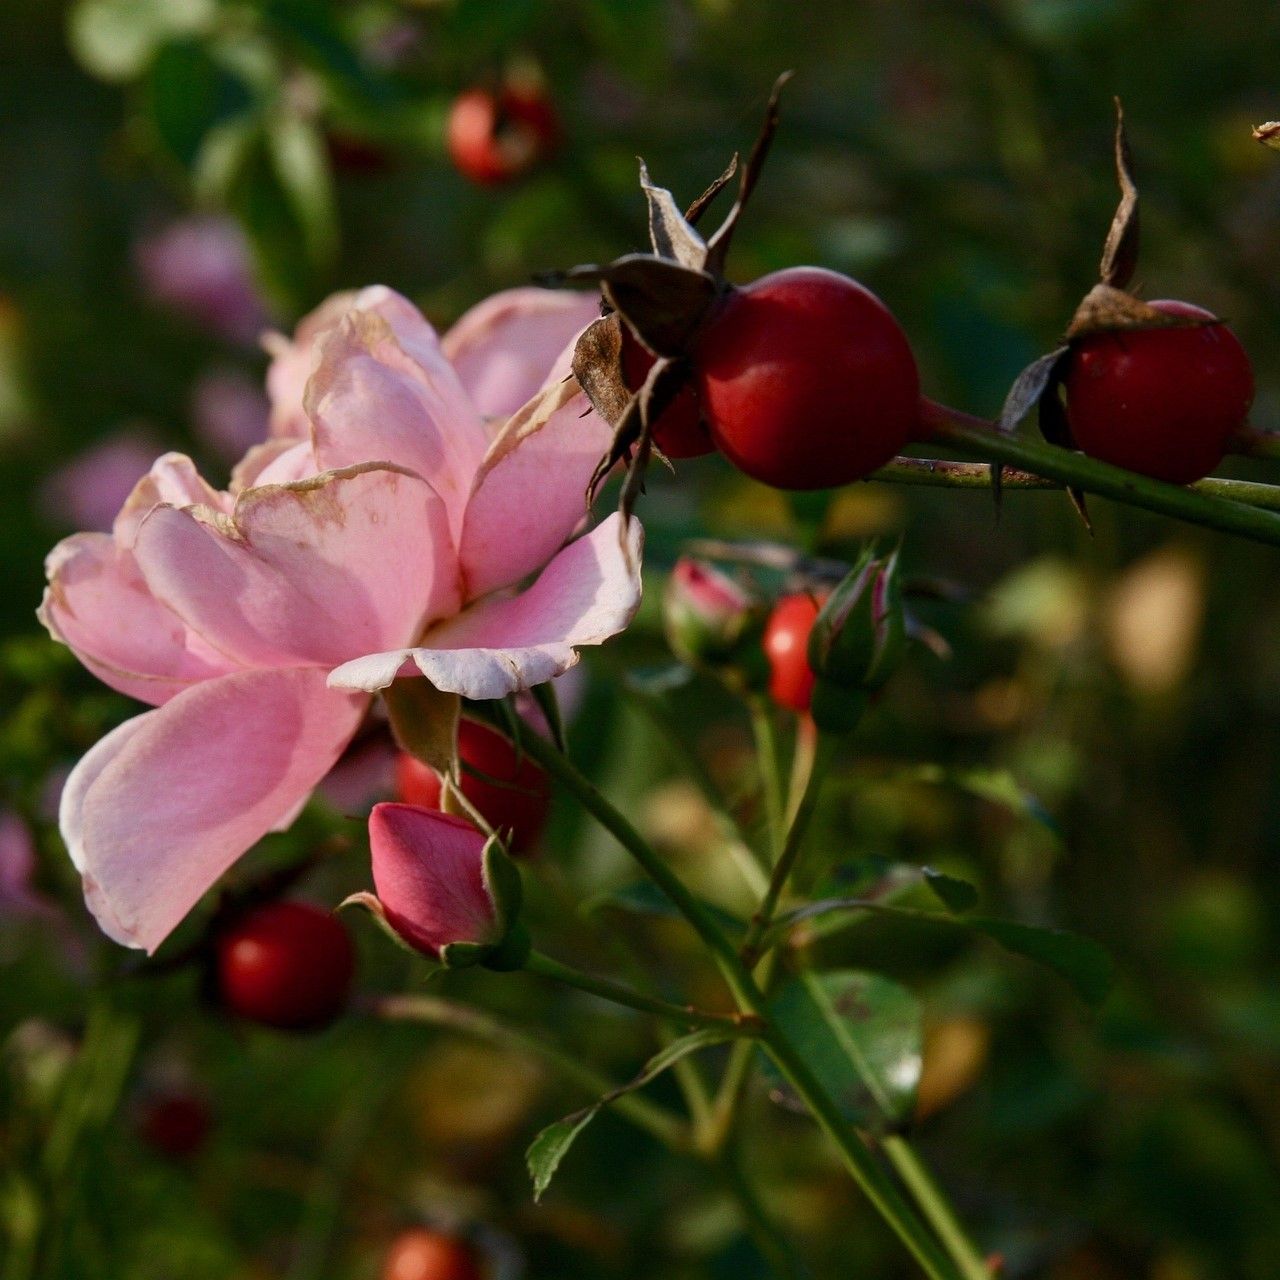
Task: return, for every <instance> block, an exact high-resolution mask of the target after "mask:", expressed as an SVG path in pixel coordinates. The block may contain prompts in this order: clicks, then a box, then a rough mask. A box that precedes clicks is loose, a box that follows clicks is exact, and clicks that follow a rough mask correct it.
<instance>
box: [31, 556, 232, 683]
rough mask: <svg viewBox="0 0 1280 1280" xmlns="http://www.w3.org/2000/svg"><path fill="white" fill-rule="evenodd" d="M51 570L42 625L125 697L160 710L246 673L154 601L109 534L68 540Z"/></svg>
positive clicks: (48, 563)
mask: <svg viewBox="0 0 1280 1280" xmlns="http://www.w3.org/2000/svg"><path fill="white" fill-rule="evenodd" d="M45 571H46V572H47V573H48V575H49V585H48V587H46V588H45V593H44V600H43V601H42V602H41V605H40V609H39V611H38V616H39V618H40V621H41V622H42V623H44V625H45V627H46V628H47V629H48V631H49V634H50V635H52V636H53V638H54V639H55V640H60V641H62V643H63V644H65V645H67V646H68V647H69V648H71V649H72V650H74V651H75V654H76V657H78V658H79V659H80V661H81V662H83V663H84V664H85V666H86V667H88V668H89V670H90V671H92V672H93V673H94V675H96V676H97V677H98V678H99V679H100V680H102V681H103V682H104V683H105V684H108V685H110V686H111V687H112V688H113V689H118V690H119V691H120V692H121V693H125V694H128V695H129V696H130V697H133V698H138V699H140V700H141V701H143V702H150V703H152V704H159V703H162V702H165V701H167V700H168V699H169V698H171V697H173V696H174V694H176V693H180V692H181V691H182V690H183V689H185V688H186V687H187V686H188V685H190V684H192V683H194V682H195V681H199V680H208V679H210V678H211V677H213V676H220V675H225V674H226V673H228V672H230V671H233V670H236V669H237V668H238V666H239V664H238V663H236V662H234V661H232V660H231V659H229V658H227V657H226V656H225V655H223V654H220V653H218V652H217V651H216V650H213V649H211V648H210V647H209V645H207V644H206V643H205V642H204V641H203V640H202V639H201V638H200V637H199V636H197V635H194V634H193V633H192V632H191V630H190V629H189V628H188V627H187V626H186V625H185V624H184V623H183V621H182V619H181V618H179V617H178V616H177V615H176V614H174V613H173V612H171V611H170V610H169V609H167V608H165V606H164V605H162V604H161V603H160V602H159V601H158V600H156V599H155V597H154V596H153V595H152V594H151V590H150V588H149V587H148V586H147V584H146V582H145V581H144V580H143V577H142V574H141V573H140V572H139V571H138V566H137V563H136V562H135V560H134V557H133V553H132V552H131V551H128V550H126V549H125V548H123V547H121V546H119V545H117V544H116V543H115V542H114V541H113V540H112V538H111V537H110V536H109V535H108V534H105V533H78V534H76V535H75V536H74V537H70V538H65V539H64V540H63V541H62V542H60V543H58V545H57V546H56V547H54V549H53V550H52V551H51V552H50V553H49V556H48V558H47V559H46V561H45Z"/></svg>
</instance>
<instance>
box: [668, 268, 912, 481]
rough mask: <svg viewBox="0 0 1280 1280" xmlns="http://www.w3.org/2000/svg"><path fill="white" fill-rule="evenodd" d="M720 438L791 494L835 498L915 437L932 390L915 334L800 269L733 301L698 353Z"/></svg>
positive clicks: (746, 467) (832, 281) (848, 285)
mask: <svg viewBox="0 0 1280 1280" xmlns="http://www.w3.org/2000/svg"><path fill="white" fill-rule="evenodd" d="M693 356H694V365H695V367H696V369H697V380H696V385H697V393H698V402H699V405H700V406H701V409H702V417H703V420H704V421H705V422H706V424H707V426H708V428H709V429H710V432H711V438H712V440H713V441H714V442H715V443H716V445H717V446H718V447H719V449H720V451H721V452H722V453H723V454H724V455H725V456H726V457H727V458H728V459H729V461H730V462H732V463H733V464H734V465H735V466H736V467H738V468H739V469H740V470H742V471H744V472H746V474H747V475H749V476H752V477H753V478H754V479H756V480H760V481H763V482H764V483H765V484H768V485H773V486H774V487H775V488H779V489H827V488H832V487H834V486H836V485H842V484H848V483H849V482H850V481H853V480H859V479H861V478H863V477H864V476H867V475H869V474H870V473H871V472H872V471H874V470H875V469H876V468H877V467H880V466H883V465H884V464H885V463H886V462H888V461H889V459H890V458H892V457H893V456H894V454H896V453H897V452H899V450H901V449H902V447H903V446H904V445H905V444H906V443H907V442H908V440H909V439H910V438H911V436H912V433H913V431H914V429H915V424H916V420H917V415H918V406H919V400H920V379H919V374H918V373H917V371H916V362H915V357H914V356H913V355H912V353H911V346H910V344H909V343H908V342H907V338H906V335H905V334H904V333H903V332H902V329H901V328H900V327H899V325H898V322H897V321H896V320H895V319H894V318H893V315H892V314H891V313H890V312H889V310H888V308H887V307H886V306H885V305H884V303H882V302H881V301H880V299H879V298H877V297H876V296H875V294H873V293H871V292H870V291H869V290H868V289H865V288H863V287H862V285H860V284H858V283H856V282H855V281H853V280H850V279H849V278H848V277H847V276H842V275H839V274H837V273H836V272H834V271H826V270H823V269H821V268H819V267H791V268H788V269H787V270H785V271H778V272H775V273H774V274H773V275H768V276H764V277H762V278H761V279H759V280H757V281H755V282H754V283H752V284H749V285H745V286H743V287H742V288H740V289H735V290H733V291H732V292H731V293H730V294H729V295H728V297H727V298H726V300H725V302H724V303H723V304H722V307H721V309H720V311H719V312H718V313H717V314H715V315H713V316H712V317H711V319H710V320H709V321H708V322H707V325H706V327H705V329H704V331H703V333H702V335H701V336H700V338H699V339H698V341H697V344H696V347H695V349H694V353H693Z"/></svg>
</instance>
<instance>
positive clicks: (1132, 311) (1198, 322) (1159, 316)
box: [1067, 284, 1220, 339]
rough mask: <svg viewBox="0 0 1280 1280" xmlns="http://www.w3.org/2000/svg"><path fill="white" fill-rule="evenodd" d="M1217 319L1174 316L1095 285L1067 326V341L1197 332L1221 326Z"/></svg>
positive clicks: (1138, 299) (1107, 285)
mask: <svg viewBox="0 0 1280 1280" xmlns="http://www.w3.org/2000/svg"><path fill="white" fill-rule="evenodd" d="M1218 323H1220V321H1219V320H1218V317H1217V316H1205V317H1203V318H1201V317H1196V316H1184V315H1172V314H1170V313H1169V312H1167V311H1157V310H1156V309H1155V307H1152V306H1149V305H1148V304H1147V303H1145V302H1143V301H1142V299H1141V298H1135V297H1134V296H1133V294H1131V293H1126V292H1125V291H1124V290H1123V289H1117V288H1115V287H1113V286H1112V285H1109V284H1095V285H1094V286H1093V288H1092V289H1090V290H1089V292H1088V293H1086V294H1085V296H1084V299H1083V300H1082V301H1081V303H1080V305H1079V306H1078V307H1077V308H1076V313H1075V315H1074V316H1072V317H1071V323H1070V325H1068V326H1067V338H1068V339H1074V338H1083V337H1085V336H1086V335H1088V334H1091V333H1117V332H1124V331H1125V330H1129V329H1188V328H1190V329H1196V328H1201V327H1202V326H1204V325H1208V324H1218Z"/></svg>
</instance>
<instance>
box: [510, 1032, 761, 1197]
mask: <svg viewBox="0 0 1280 1280" xmlns="http://www.w3.org/2000/svg"><path fill="white" fill-rule="evenodd" d="M738 1034H739V1033H738V1032H736V1031H735V1030H734V1029H733V1028H731V1027H703V1028H701V1029H700V1030H698V1031H691V1032H690V1033H689V1034H688V1035H686V1036H681V1037H680V1038H679V1039H678V1040H673V1041H672V1042H671V1043H670V1044H668V1045H665V1046H664V1047H663V1048H662V1049H660V1050H658V1052H657V1053H655V1054H654V1055H653V1057H652V1058H650V1059H649V1061H648V1062H646V1063H645V1064H644V1066H643V1067H641V1069H640V1072H639V1074H638V1075H636V1076H635V1077H634V1078H633V1079H631V1080H628V1081H627V1083H626V1084H624V1085H620V1086H619V1087H618V1088H617V1089H612V1090H610V1092H608V1093H606V1094H605V1095H604V1097H603V1098H601V1099H600V1101H599V1102H596V1103H593V1104H592V1105H591V1106H589V1107H587V1108H585V1109H584V1110H582V1111H575V1112H574V1113H573V1114H572V1115H568V1116H565V1117H564V1119H563V1120H557V1121H556V1122H555V1123H554V1124H550V1125H548V1126H547V1127H546V1128H545V1129H543V1130H542V1132H541V1133H539V1134H538V1136H537V1137H536V1138H534V1140H533V1141H532V1142H531V1143H530V1144H529V1149H528V1151H526V1152H525V1163H526V1164H527V1165H528V1166H529V1176H530V1177H531V1178H532V1179H533V1198H534V1199H535V1200H541V1199H542V1193H543V1192H544V1191H546V1189H547V1187H548V1186H550V1184H551V1179H552V1178H553V1177H555V1173H556V1170H557V1169H559V1167H560V1162H561V1161H562V1160H563V1159H564V1157H565V1154H566V1153H567V1152H568V1150H569V1148H570V1147H571V1146H573V1143H574V1140H575V1139H576V1138H577V1136H578V1134H580V1133H581V1132H582V1131H583V1129H585V1128H586V1127H587V1125H589V1124H590V1123H591V1121H592V1120H594V1119H595V1118H596V1116H597V1115H599V1113H600V1111H601V1109H602V1108H604V1107H607V1106H608V1105H609V1103H611V1102H613V1101H615V1100H616V1099H618V1098H620V1097H622V1095H623V1094H624V1093H630V1092H631V1091H632V1090H633V1089H640V1088H642V1087H643V1086H644V1085H646V1084H648V1083H649V1082H650V1081H651V1080H654V1079H656V1078H657V1077H658V1076H660V1075H661V1074H662V1073H663V1072H664V1071H666V1070H667V1069H668V1068H669V1067H673V1066H675V1064H676V1063H677V1062H679V1061H680V1060H681V1059H682V1058H687V1057H688V1056H689V1055H690V1054H691V1053H697V1052H698V1051H699V1050H700V1049H708V1048H711V1047H712V1046H713V1045H717V1044H724V1043H725V1042H726V1041H729V1040H734V1039H737V1038H738Z"/></svg>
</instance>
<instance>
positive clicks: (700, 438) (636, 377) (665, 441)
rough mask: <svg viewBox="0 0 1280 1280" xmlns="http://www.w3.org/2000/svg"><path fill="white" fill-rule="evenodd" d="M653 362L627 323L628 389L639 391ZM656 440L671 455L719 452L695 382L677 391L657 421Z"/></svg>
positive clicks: (625, 359) (624, 364)
mask: <svg viewBox="0 0 1280 1280" xmlns="http://www.w3.org/2000/svg"><path fill="white" fill-rule="evenodd" d="M653 365H654V357H653V356H651V355H650V354H649V353H648V352H647V351H646V350H645V349H644V347H642V346H641V345H640V343H639V342H638V341H637V340H636V338H635V336H634V335H633V334H632V333H631V331H630V330H629V329H628V328H627V327H626V325H623V326H622V380H623V381H624V382H625V383H626V384H627V389H628V390H629V391H638V390H639V389H640V387H641V386H642V385H643V383H644V380H645V378H646V377H647V376H648V374H649V370H650V369H652V368H653ZM653 443H654V444H656V445H657V446H658V448H659V449H661V450H662V452H663V453H665V454H666V455H667V457H668V458H699V457H701V456H702V455H703V454H704V453H714V452H715V448H716V446H715V441H713V440H712V439H711V434H710V432H709V431H708V430H707V428H706V425H705V424H704V423H703V421H702V414H701V413H700V412H699V411H698V398H697V395H696V394H695V393H694V389H693V383H692V382H690V383H686V384H685V386H683V387H681V388H680V390H679V391H678V392H676V397H675V399H674V400H672V402H671V403H670V404H669V405H668V406H667V407H666V409H664V410H663V412H662V413H661V414H660V415H659V417H658V420H657V422H655V423H654V424H653Z"/></svg>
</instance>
